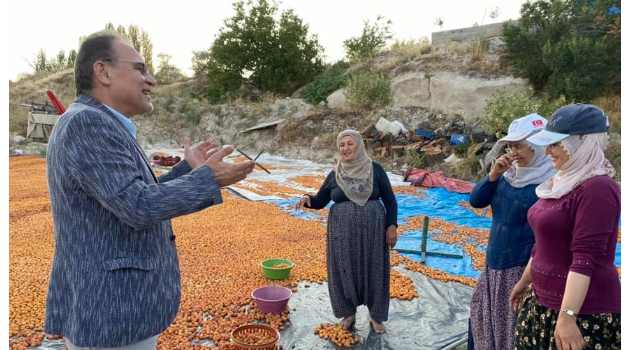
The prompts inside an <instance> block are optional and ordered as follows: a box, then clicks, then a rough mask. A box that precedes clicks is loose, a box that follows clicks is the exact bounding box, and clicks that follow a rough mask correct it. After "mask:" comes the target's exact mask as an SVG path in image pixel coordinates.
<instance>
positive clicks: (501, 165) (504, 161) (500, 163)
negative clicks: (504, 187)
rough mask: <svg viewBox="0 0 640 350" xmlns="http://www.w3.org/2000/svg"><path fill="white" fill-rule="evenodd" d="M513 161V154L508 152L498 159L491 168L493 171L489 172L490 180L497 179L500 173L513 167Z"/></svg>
mask: <svg viewBox="0 0 640 350" xmlns="http://www.w3.org/2000/svg"><path fill="white" fill-rule="evenodd" d="M511 163H513V156H512V155H510V154H508V153H506V154H504V155H502V156H500V157H499V158H498V159H496V162H495V163H494V164H493V167H492V168H491V172H489V181H491V182H494V181H496V180H497V179H498V178H499V177H500V175H502V174H504V173H505V172H506V171H507V170H509V168H511Z"/></svg>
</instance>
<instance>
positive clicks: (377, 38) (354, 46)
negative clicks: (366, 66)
mask: <svg viewBox="0 0 640 350" xmlns="http://www.w3.org/2000/svg"><path fill="white" fill-rule="evenodd" d="M383 19H384V17H382V16H378V18H377V19H376V22H375V23H374V24H373V25H370V24H369V21H365V22H364V28H363V29H362V35H360V37H359V38H356V37H353V38H349V39H347V40H345V41H344V43H343V45H344V48H345V51H346V54H347V58H348V59H349V61H351V62H356V61H359V60H362V59H366V58H370V57H374V56H375V55H376V54H378V52H379V51H380V50H381V49H382V48H383V47H384V46H385V44H386V42H387V40H389V39H391V38H392V37H393V34H392V33H391V29H390V28H389V26H390V25H391V21H390V20H388V21H386V22H384V23H383Z"/></svg>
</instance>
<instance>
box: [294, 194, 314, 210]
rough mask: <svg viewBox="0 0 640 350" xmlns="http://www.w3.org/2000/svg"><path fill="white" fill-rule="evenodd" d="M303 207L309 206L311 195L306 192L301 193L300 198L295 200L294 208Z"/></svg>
mask: <svg viewBox="0 0 640 350" xmlns="http://www.w3.org/2000/svg"><path fill="white" fill-rule="evenodd" d="M304 207H307V208H311V197H309V196H308V195H306V194H305V195H303V196H302V198H300V199H299V200H298V202H296V206H295V209H296V210H301V209H302V208H304Z"/></svg>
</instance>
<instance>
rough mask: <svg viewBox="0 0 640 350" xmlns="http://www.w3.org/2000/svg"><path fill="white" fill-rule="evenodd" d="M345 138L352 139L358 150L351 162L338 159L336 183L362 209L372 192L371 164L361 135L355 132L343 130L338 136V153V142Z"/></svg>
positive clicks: (338, 144) (337, 143)
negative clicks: (349, 137)
mask: <svg viewBox="0 0 640 350" xmlns="http://www.w3.org/2000/svg"><path fill="white" fill-rule="evenodd" d="M345 136H351V137H352V138H353V140H354V141H355V142H356V144H357V145H358V150H357V151H356V154H355V156H354V158H353V161H351V162H345V161H343V160H342V156H340V158H338V164H337V165H336V168H335V173H336V182H337V183H338V186H340V188H341V189H342V191H344V194H345V195H346V196H347V198H349V200H351V201H352V202H354V203H356V204H358V205H359V206H361V207H362V206H364V205H365V204H366V203H367V201H368V200H369V196H371V192H373V162H372V161H371V158H369V155H368V154H367V152H366V150H365V149H364V142H363V140H362V135H360V133H359V132H357V131H355V130H345V131H343V132H341V133H340V135H338V140H337V142H336V145H337V146H338V151H339V150H340V140H342V138H343V137H345Z"/></svg>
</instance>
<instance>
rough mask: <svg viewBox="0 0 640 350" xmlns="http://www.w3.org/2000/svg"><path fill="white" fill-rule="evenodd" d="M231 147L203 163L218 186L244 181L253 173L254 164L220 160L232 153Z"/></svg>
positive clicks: (252, 162)
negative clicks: (213, 175) (212, 174)
mask: <svg viewBox="0 0 640 350" xmlns="http://www.w3.org/2000/svg"><path fill="white" fill-rule="evenodd" d="M233 149H234V148H233V146H225V147H223V148H222V149H221V150H220V151H218V152H215V153H213V154H212V155H211V156H210V157H209V159H207V160H206V161H205V163H204V165H205V166H207V167H209V169H211V171H213V173H214V174H215V175H216V178H217V179H218V185H220V187H225V186H229V185H232V184H234V183H236V182H238V181H241V180H244V179H245V178H246V177H247V175H249V174H250V173H251V172H252V171H253V167H254V166H255V164H256V162H254V161H252V160H248V161H245V162H241V163H227V162H225V161H224V160H223V159H222V158H224V157H225V156H228V155H229V154H231V153H233Z"/></svg>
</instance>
